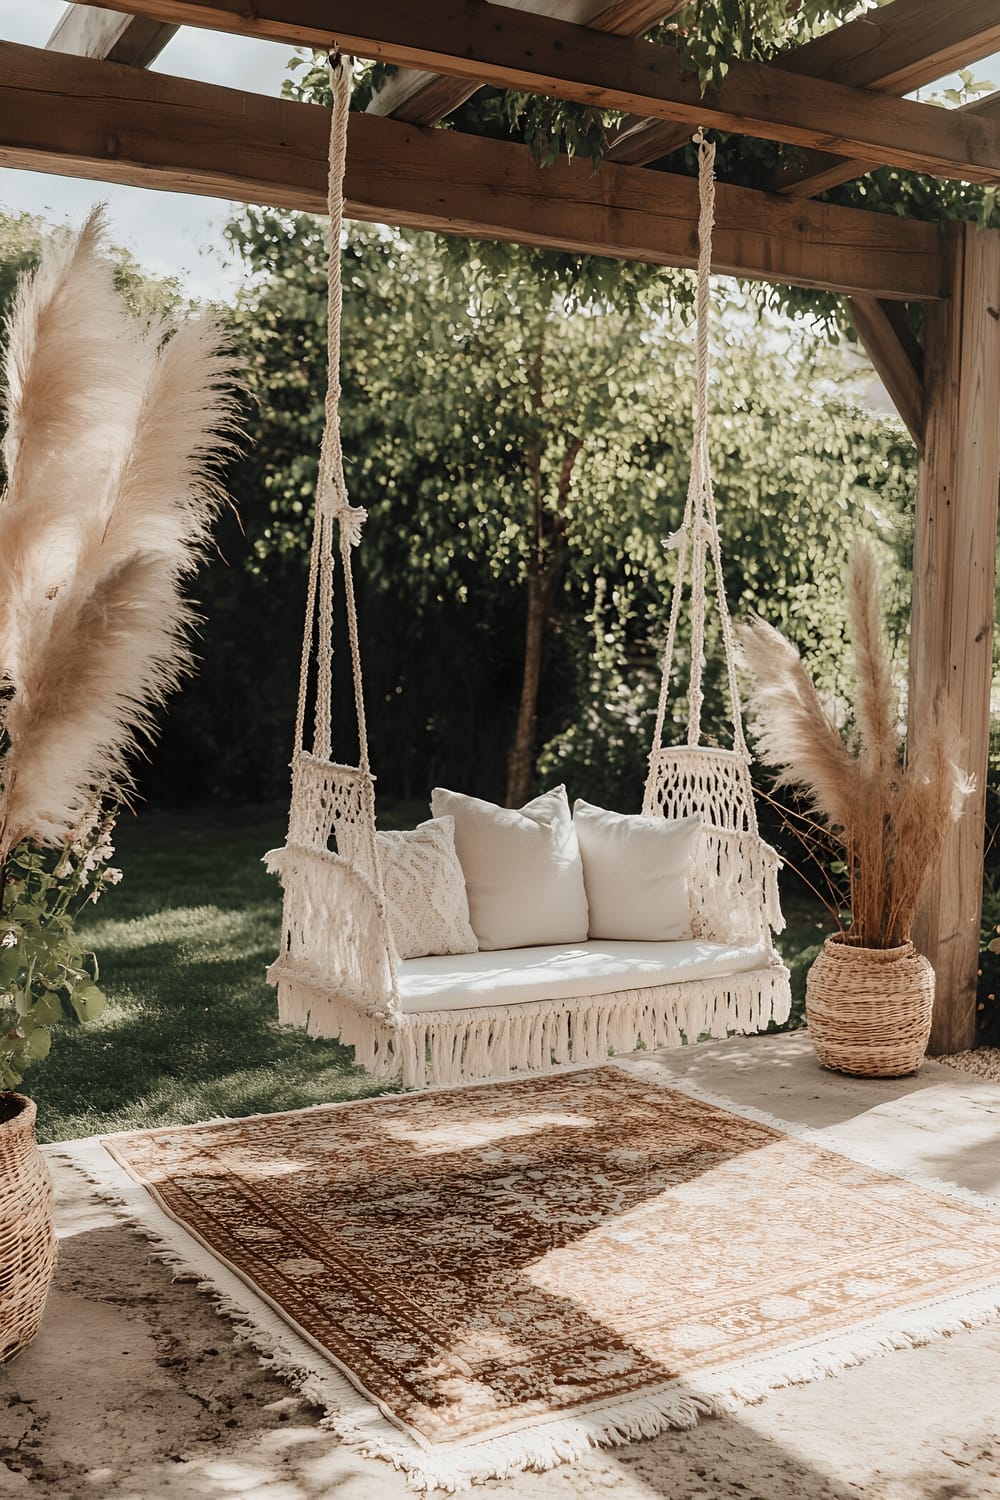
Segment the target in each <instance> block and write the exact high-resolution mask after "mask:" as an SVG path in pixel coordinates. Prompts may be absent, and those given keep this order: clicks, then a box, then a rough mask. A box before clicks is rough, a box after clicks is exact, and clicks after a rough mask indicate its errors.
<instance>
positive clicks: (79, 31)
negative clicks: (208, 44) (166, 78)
mask: <svg viewBox="0 0 1000 1500" xmlns="http://www.w3.org/2000/svg"><path fill="white" fill-rule="evenodd" d="M176 30H177V27H176V26H173V25H170V24H169V23H166V22H163V21H152V20H149V19H147V17H145V16H131V15H126V14H124V13H123V12H122V11H117V10H97V9H95V8H94V7H93V6H89V5H68V6H67V7H66V9H65V10H64V11H63V13H62V15H61V16H60V18H59V21H58V22H57V24H56V27H55V29H54V31H53V32H52V35H51V36H50V37H49V39H48V41H47V42H46V44H45V45H46V46H47V47H50V48H51V49H52V51H53V52H72V53H74V54H75V55H76V56H78V57H99V58H104V59H106V60H107V61H108V62H119V63H128V64H129V65H130V66H131V67H133V68H148V67H149V64H150V63H151V62H152V61H153V60H154V58H157V57H159V55H160V53H161V52H162V51H163V49H164V47H165V46H166V45H167V43H168V42H169V40H170V38H171V37H172V36H173V35H174V33H175V32H176Z"/></svg>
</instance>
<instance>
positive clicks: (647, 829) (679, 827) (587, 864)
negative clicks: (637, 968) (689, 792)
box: [573, 801, 701, 943]
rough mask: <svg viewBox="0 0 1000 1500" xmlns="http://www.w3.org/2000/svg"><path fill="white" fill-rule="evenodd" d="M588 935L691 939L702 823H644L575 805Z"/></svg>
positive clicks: (671, 820)
mask: <svg viewBox="0 0 1000 1500" xmlns="http://www.w3.org/2000/svg"><path fill="white" fill-rule="evenodd" d="M573 822H574V824H575V825H576V834H577V838H578V839H579V842H580V853H581V855H582V857H583V878H584V880H585V881H586V884H587V901H588V903H589V906H590V936H591V937H592V938H619V939H621V940H622V941H624V942H640V943H659V942H669V941H670V940H671V939H673V938H689V937H691V936H692V932H691V897H690V891H689V888H688V871H689V868H690V864H691V858H692V855H693V854H694V849H695V845H696V844H697V842H698V836H699V834H700V833H701V819H700V818H644V817H642V816H639V815H637V814H635V813H616V812H607V811H606V810H605V809H604V808H603V807H593V806H591V804H590V803H589V802H582V801H577V802H574V804H573Z"/></svg>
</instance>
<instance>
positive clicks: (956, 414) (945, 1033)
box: [909, 224, 1000, 1053]
mask: <svg viewBox="0 0 1000 1500" xmlns="http://www.w3.org/2000/svg"><path fill="white" fill-rule="evenodd" d="M948 232H949V239H950V252H951V256H950V258H951V267H952V270H951V277H950V280H951V286H952V295H951V298H950V299H949V300H948V301H947V302H942V303H938V304H936V305H934V306H928V308H927V325H926V339H925V359H924V389H925V406H924V453H923V458H922V460H921V463H920V478H919V485H918V491H917V515H916V536H915V541H914V556H913V618H912V625H911V632H910V711H909V734H910V743H911V745H912V744H915V743H916V742H917V741H918V740H919V737H920V735H921V734H922V733H923V732H924V731H925V730H926V727H927V725H928V722H929V719H930V715H931V713H932V712H933V710H934V709H935V708H939V709H940V710H941V711H942V712H943V713H945V714H947V715H949V716H950V717H951V718H952V719H953V721H954V722H955V723H956V724H957V726H958V728H959V731H960V733H961V735H962V737H963V739H964V742H965V748H964V762H965V767H966V768H967V769H968V770H969V771H970V772H972V773H973V775H974V776H975V778H976V791H975V793H974V794H973V796H972V797H971V798H970V799H969V802H968V804H967V810H966V812H965V815H964V816H963V818H962V819H961V821H960V822H959V823H958V824H957V825H956V827H955V828H954V829H953V830H952V832H951V834H950V836H949V839H948V843H947V846H946V848H945V854H944V859H943V861H942V864H941V868H940V870H939V872H938V873H937V875H936V876H935V878H934V880H933V882H932V884H931V886H930V889H929V890H928V892H927V895H926V897H925V901H924V906H923V910H922V912H921V914H920V917H919V919H918V922H917V926H916V930H915V933H914V941H915V942H916V945H917V947H918V948H919V949H920V950H921V951H922V952H924V953H926V954H927V956H928V958H929V959H930V961H931V963H932V964H933V965H934V968H935V971H936V973H937V997H936V1000H935V1005H934V1027H933V1031H932V1033H931V1042H930V1051H931V1052H932V1053H949V1052H958V1051H961V1050H962V1049H963V1048H966V1047H971V1046H973V1045H974V1043H975V1037H976V971H977V968H978V958H979V923H980V917H981V909H982V881H983V824H984V814H985V795H986V769H987V751H988V747H989V729H990V682H991V676H992V666H993V591H994V555H995V547H996V531H997V494H998V488H1000V232H998V231H996V230H988V231H986V232H985V233H980V232H977V230H976V228H975V226H974V225H972V224H951V225H949V226H948Z"/></svg>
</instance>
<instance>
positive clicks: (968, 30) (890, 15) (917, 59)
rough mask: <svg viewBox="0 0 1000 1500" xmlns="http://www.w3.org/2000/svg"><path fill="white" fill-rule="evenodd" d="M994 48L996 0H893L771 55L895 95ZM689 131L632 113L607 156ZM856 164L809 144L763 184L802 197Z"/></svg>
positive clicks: (675, 140) (644, 155) (653, 153)
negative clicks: (790, 168)
mask: <svg viewBox="0 0 1000 1500" xmlns="http://www.w3.org/2000/svg"><path fill="white" fill-rule="evenodd" d="M997 48H1000V7H998V5H997V4H996V0H950V3H949V4H947V5H944V4H942V3H941V0H893V3H892V4H890V5H884V6H882V7H880V9H878V10H876V11H868V12H867V14H865V15H863V16H860V17H859V18H858V19H857V20H855V21H849V22H848V23H847V24H846V25H844V26H838V27H836V29H835V30H833V31H829V32H827V33H826V35H825V36H821V37H817V38H816V39H815V40H814V41H811V42H807V43H805V44H804V45H803V46H801V47H794V48H792V49H791V50H790V51H788V52H785V53H782V54H780V55H779V56H778V57H775V58H774V59H773V60H772V61H773V65H774V67H776V68H780V69H782V70H785V71H788V72H791V73H798V74H802V75H805V76H808V77H810V78H823V79H828V80H830V81H831V82H833V83H842V84H848V85H850V86H851V87H852V88H865V89H877V90H879V91H880V92H884V93H889V94H897V95H903V94H908V93H910V92H911V91H912V90H913V89H917V88H922V87H923V86H924V85H925V84H928V83H933V82H934V81H935V79H938V78H942V77H943V76H944V75H945V74H946V73H949V72H952V71H954V70H955V69H956V68H962V67H965V66H966V64H967V63H971V62H976V61H977V60H978V59H979V58H980V57H986V56H987V54H988V53H990V52H993V51H995V50H996V49H997ZM740 66H741V65H740V64H739V63H737V64H735V67H736V68H739V67H740ZM689 136H690V131H689V130H687V129H686V128H684V127H681V126H676V125H671V124H669V123H668V122H666V121H663V120H650V119H643V118H642V117H641V116H637V115H632V116H630V117H628V118H627V119H625V120H623V121H622V124H621V126H620V127H619V128H618V130H617V131H615V133H614V134H613V136H612V139H611V146H610V149H609V152H608V157H609V159H610V160H611V161H621V162H627V163H628V164H629V165H632V166H643V165H645V163H646V162H651V161H657V160H659V158H660V157H661V156H667V155H668V154H669V153H670V152H671V151H676V150H677V148H678V147H679V146H683V145H684V144H685V142H686V141H687V140H688V138H689ZM859 170H860V171H867V170H868V168H867V167H866V166H864V165H861V166H860V168H859V167H858V166H857V164H855V163H852V162H849V161H844V159H843V158H842V157H836V156H832V155H830V153H829V152H821V151H817V152H815V153H814V154H813V153H810V156H809V159H807V160H806V161H805V162H802V163H801V164H799V165H798V166H797V167H796V168H795V170H794V172H788V173H786V174H784V176H783V177H782V179H781V181H780V182H777V181H776V182H774V183H770V184H768V186H770V187H773V188H775V189H776V190H781V191H787V192H794V193H795V195H796V196H797V197H806V198H809V197H812V195H813V193H815V192H819V191H820V190H821V189H822V188H825V187H832V186H834V185H835V183H837V182H848V181H849V180H850V178H851V177H856V176H857V175H858V171H859ZM821 172H822V173H823V174H824V177H823V180H822V181H817V182H816V183H815V185H811V178H812V177H815V176H816V175H817V174H818V173H821Z"/></svg>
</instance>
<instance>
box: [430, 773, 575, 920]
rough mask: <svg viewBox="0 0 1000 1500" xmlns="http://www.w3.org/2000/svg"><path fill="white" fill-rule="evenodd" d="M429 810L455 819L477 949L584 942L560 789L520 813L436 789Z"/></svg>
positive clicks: (566, 805) (567, 816) (566, 808)
mask: <svg viewBox="0 0 1000 1500" xmlns="http://www.w3.org/2000/svg"><path fill="white" fill-rule="evenodd" d="M431 811H432V812H433V813H434V815H435V817H438V816H440V815H441V814H450V816H451V817H453V818H454V819H455V848H456V849H457V850H458V857H459V860H460V861H461V864H462V869H463V870H464V871H465V885H466V890H467V891H468V894H469V916H470V918H471V920H472V926H473V929H474V931H475V934H476V937H477V938H478V939H479V946H480V948H483V949H496V948H531V947H535V946H539V945H542V944H546V943H582V942H583V941H585V939H586V936H587V893H586V891H585V890H584V886H583V865H582V864H581V862H580V850H579V846H578V845H577V842H576V833H575V831H574V828H573V819H572V817H571V816H570V810H569V803H568V801H567V800H566V788H565V787H564V786H557V787H554V788H553V790H552V791H551V792H545V793H544V794H543V795H542V796H541V797H535V798H534V800H533V801H531V802H528V803H526V804H525V806H524V807H522V808H521V809H520V810H516V809H514V808H510V807H497V805H496V804H495V803H494V802H483V801H481V800H480V799H479V798H478V797H466V796H463V794H462V793H461V792H449V791H446V790H445V788H444V787H435V789H434V791H433V793H432V795H431Z"/></svg>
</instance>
